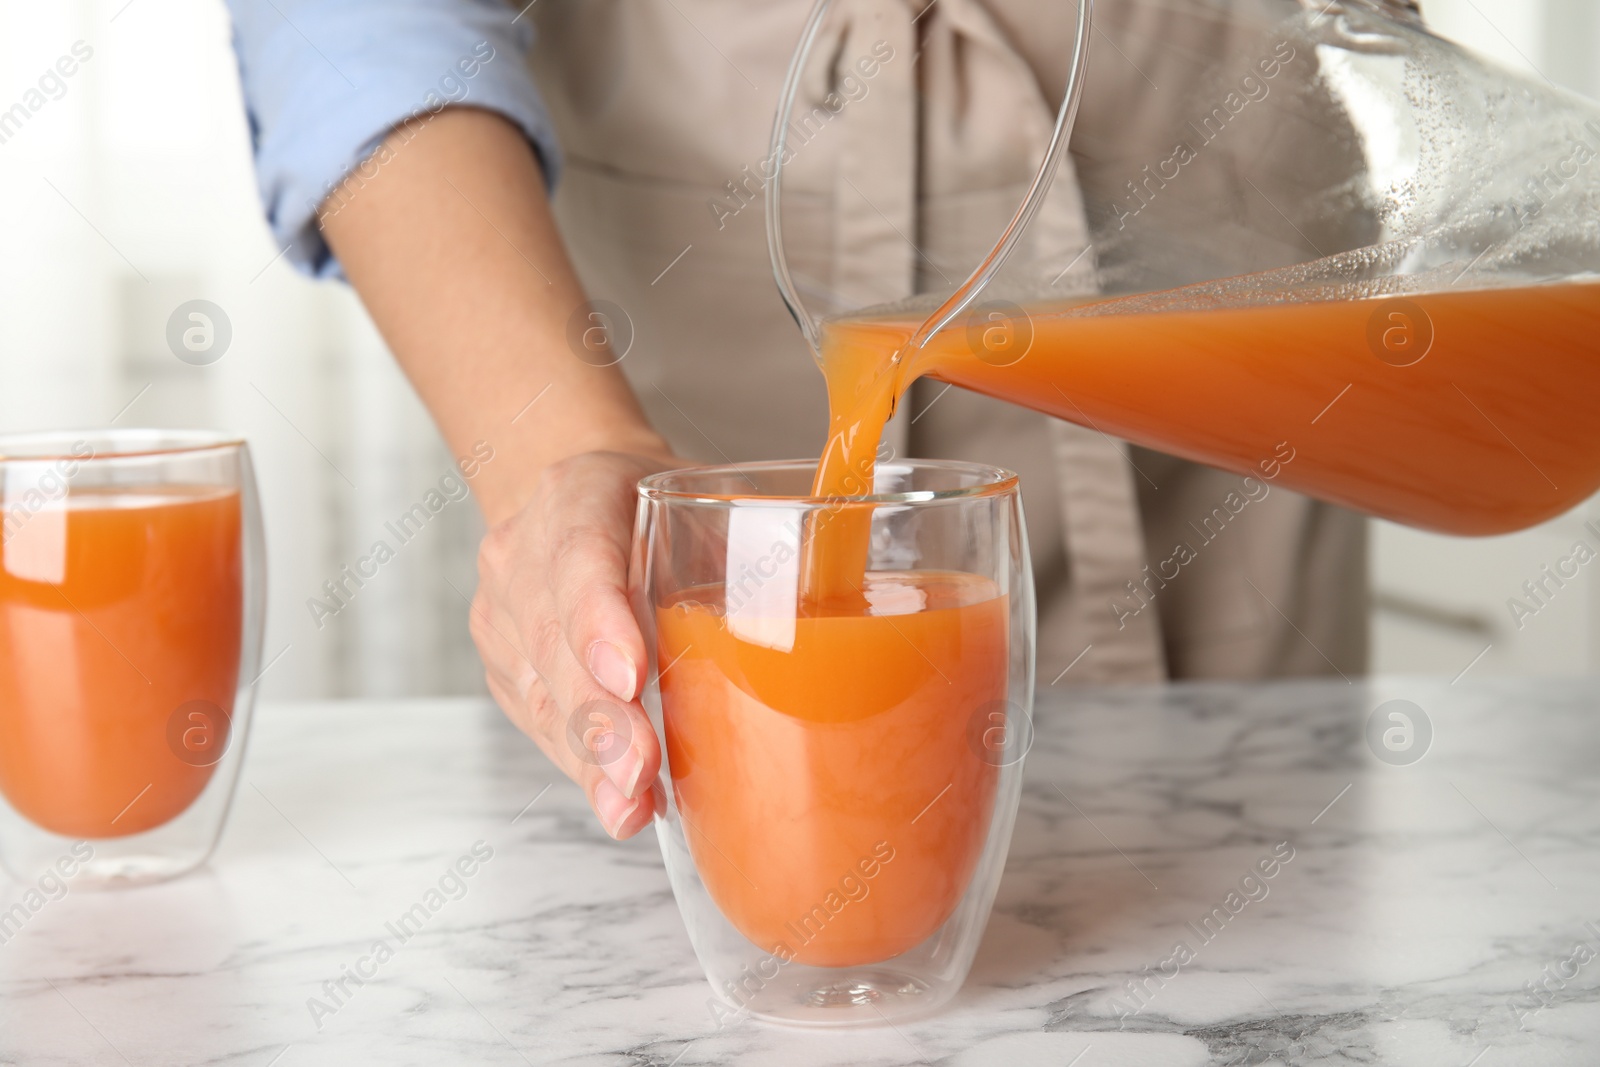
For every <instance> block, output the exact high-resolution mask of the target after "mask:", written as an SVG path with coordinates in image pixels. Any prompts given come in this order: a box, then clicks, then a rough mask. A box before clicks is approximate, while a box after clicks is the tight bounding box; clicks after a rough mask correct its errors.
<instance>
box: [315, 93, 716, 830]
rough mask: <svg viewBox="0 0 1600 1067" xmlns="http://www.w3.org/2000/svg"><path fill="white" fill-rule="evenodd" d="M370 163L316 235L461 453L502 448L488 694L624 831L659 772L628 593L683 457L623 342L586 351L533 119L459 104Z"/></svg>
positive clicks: (488, 503) (479, 629) (486, 601)
mask: <svg viewBox="0 0 1600 1067" xmlns="http://www.w3.org/2000/svg"><path fill="white" fill-rule="evenodd" d="M374 158H375V159H376V160H377V161H378V163H379V164H381V166H374V167H371V168H362V173H361V174H357V175H353V176H352V177H351V178H350V179H348V180H347V181H346V183H345V185H344V186H342V187H341V188H340V190H339V191H338V195H337V196H333V197H330V198H329V199H328V200H327V201H325V202H324V204H323V208H322V210H321V212H320V215H319V218H320V220H321V225H322V232H323V235H324V236H325V237H326V238H327V240H328V244H329V246H330V247H331V248H332V249H333V251H334V253H335V254H337V256H338V257H339V262H340V264H341V265H342V266H343V267H344V271H345V274H346V276H347V277H349V279H350V281H351V283H352V284H353V285H354V286H355V287H356V290H357V291H358V292H359V293H360V294H361V299H362V302H363V303H365V304H366V306H367V310H368V311H369V312H371V314H372V317H373V320H374V321H375V322H376V323H377V324H378V327H379V329H381V330H382V331H383V336H384V339H385V340H387V341H388V343H389V347H390V349H391V350H392V351H393V352H394V354H395V357H396V358H397V359H398V360H399V361H400V365H401V366H402V367H403V368H404V369H405V372H406V374H407V376H408V377H409V378H410V379H411V382H412V384H413V385H415V386H416V389H417V392H418V394H420V395H421V397H422V399H423V400H424V402H426V403H427V405H428V410H429V411H430V412H431V413H432V414H433V417H434V419H435V420H436V421H437V422H438V424H439V428H440V430H442V431H443V433H444V436H445V439H446V440H447V441H449V443H450V446H451V449H452V450H453V451H454V452H455V454H456V455H458V456H459V455H465V454H467V453H469V452H473V451H474V450H475V449H476V447H477V446H478V445H479V444H483V443H487V444H489V445H492V446H493V448H494V455H495V462H494V463H492V464H489V465H487V466H485V467H483V468H482V469H481V471H480V472H479V474H478V476H477V477H476V478H475V479H474V480H473V484H472V494H473V496H474V497H475V498H476V499H477V501H478V506H479V507H480V508H481V509H482V511H483V515H484V520H485V522H486V523H487V524H488V526H489V535H488V536H487V537H486V538H484V542H483V547H482V549H481V551H480V552H479V555H478V570H479V575H480V581H479V584H478V594H477V597H476V598H475V599H474V601H473V605H472V637H473V640H474V641H476V642H477V645H478V651H479V653H480V654H481V655H482V657H483V662H484V665H485V667H486V668H487V672H488V677H489V689H490V691H491V692H493V693H494V697H495V699H496V700H498V701H499V702H500V706H501V707H502V708H504V709H505V711H506V714H507V715H509V716H510V717H511V720H512V721H513V722H515V723H516V724H517V725H518V726H519V727H521V728H522V731H523V732H524V733H526V734H527V735H528V736H529V737H531V738H533V739H534V741H536V742H538V744H539V747H540V748H542V749H544V751H545V753H546V754H548V755H549V757H550V758H551V759H552V760H553V761H555V764H556V766H558V767H560V768H561V769H562V771H564V772H565V773H566V774H567V775H568V776H569V777H571V778H572V779H573V780H574V781H576V782H577V783H578V784H579V785H581V786H583V789H584V792H585V793H586V794H587V795H588V797H589V803H590V804H592V805H593V806H594V810H595V814H597V815H598V816H599V817H600V821H601V823H602V824H603V825H604V826H605V828H606V830H607V832H608V833H610V834H611V835H612V836H613V837H628V836H630V835H632V834H635V833H637V832H638V831H639V829H640V828H641V827H643V826H644V825H645V824H646V823H647V822H649V820H650V816H651V814H652V812H654V811H655V809H656V805H657V803H658V799H657V796H656V793H655V792H653V791H652V788H651V787H652V785H653V783H654V782H655V779H656V774H657V772H658V771H659V769H660V766H661V748H660V745H659V744H657V742H656V738H655V735H654V733H653V732H652V731H651V729H650V724H649V720H648V719H647V718H646V717H645V714H644V710H643V709H642V708H641V707H640V705H639V702H638V699H637V698H638V695H639V690H640V689H641V688H642V686H643V684H644V671H645V663H646V658H645V647H644V638H643V636H642V635H641V634H640V633H639V626H638V624H637V623H636V622H635V621H634V618H633V613H632V611H631V610H630V609H629V606H628V600H627V595H626V592H625V590H626V586H627V571H628V555H629V549H630V544H629V542H630V540H631V537H632V532H633V515H634V507H635V493H634V484H635V483H636V482H637V481H638V480H639V478H640V477H641V476H642V475H645V474H649V473H651V472H653V471H658V470H666V469H669V468H672V467H682V466H688V465H690V464H688V463H686V462H685V461H683V460H680V459H678V458H676V457H674V456H673V455H672V454H671V450H670V448H669V447H668V446H667V444H666V442H665V441H664V440H663V439H662V438H661V436H660V435H659V434H657V433H656V432H655V431H653V430H652V429H651V428H650V426H649V423H648V422H647V420H646V419H645V415H644V411H643V410H642V409H641V408H640V406H639V403H638V400H637V399H636V398H635V397H634V395H633V392H632V390H631V389H629V387H628V382H627V380H626V379H625V378H624V377H623V375H622V372H621V369H620V368H619V367H617V366H616V363H617V362H618V361H620V360H621V359H622V358H624V357H625V356H626V355H627V353H626V351H624V352H620V353H617V354H616V356H615V358H614V359H611V360H609V362H608V361H607V360H606V359H599V360H597V359H595V356H596V355H597V354H599V353H597V352H596V351H595V350H594V349H593V348H592V347H591V346H590V343H589V341H588V340H587V338H588V336H589V333H588V332H585V333H584V337H585V338H586V339H585V340H584V342H583V350H582V351H580V350H579V349H578V348H577V347H575V346H574V342H573V341H572V338H571V326H572V323H573V321H574V317H575V316H581V315H583V314H584V313H585V309H586V308H588V306H589V305H588V304H587V303H586V302H585V297H584V293H583V288H582V286H580V285H579V284H578V279H577V275H576V273H575V272H574V271H573V269H572V264H571V262H570V261H569V260H568V258H567V255H566V251H565V249H564V248H563V247H562V244H561V236H560V234H559V232H558V231H557V229H556V225H555V219H554V217H553V216H552V215H551V213H550V206H549V203H548V201H547V198H546V195H545V183H544V175H543V173H542V172H541V170H540V167H539V162H538V160H537V159H536V158H535V156H534V154H533V149H532V148H531V147H530V146H529V144H528V139H527V137H526V136H525V135H524V134H523V133H522V132H521V130H519V129H518V128H517V127H516V126H515V125H514V124H512V123H511V122H509V121H507V120H506V119H504V118H502V117H501V116H499V115H497V114H495V113H493V112H489V111H483V110H479V109H477V108H473V107H450V108H445V109H444V110H443V111H442V112H440V113H439V114H438V115H434V116H430V117H427V118H420V119H416V120H413V121H411V122H409V123H407V124H405V127H404V128H403V129H401V130H397V131H395V132H394V133H392V134H391V135H390V137H389V138H387V139H386V140H385V142H384V144H383V146H382V148H381V149H380V151H379V152H378V153H377V154H376V155H375V157H374ZM369 170H370V171H371V174H370V175H368V174H367V173H366V172H367V171H369ZM584 321H587V320H584ZM541 398H542V399H541Z"/></svg>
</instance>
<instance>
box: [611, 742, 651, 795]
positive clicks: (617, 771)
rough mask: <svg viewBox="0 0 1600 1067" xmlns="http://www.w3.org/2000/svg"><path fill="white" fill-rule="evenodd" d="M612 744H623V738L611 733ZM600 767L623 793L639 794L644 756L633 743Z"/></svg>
mask: <svg viewBox="0 0 1600 1067" xmlns="http://www.w3.org/2000/svg"><path fill="white" fill-rule="evenodd" d="M611 736H612V738H613V740H612V742H611V743H612V744H616V745H620V744H622V739H621V738H620V737H617V736H616V735H615V734H612V735H611ZM600 769H601V770H602V771H605V772H606V777H607V778H609V779H611V784H612V785H614V786H616V787H617V788H618V789H620V790H622V795H623V796H625V797H632V796H636V795H637V794H638V789H639V775H640V774H641V773H642V772H643V771H644V757H643V756H641V755H639V752H638V750H637V749H635V748H634V747H633V746H632V745H629V746H628V747H627V748H625V749H623V750H622V752H621V753H620V754H619V755H618V756H617V757H616V758H615V759H613V760H611V761H610V762H608V763H602V764H601V765H600Z"/></svg>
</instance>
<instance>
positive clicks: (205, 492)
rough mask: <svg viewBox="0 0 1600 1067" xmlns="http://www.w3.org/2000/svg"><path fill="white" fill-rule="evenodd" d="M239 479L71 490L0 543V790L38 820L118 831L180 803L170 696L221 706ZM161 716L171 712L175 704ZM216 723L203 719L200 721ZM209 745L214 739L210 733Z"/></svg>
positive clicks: (193, 777)
mask: <svg viewBox="0 0 1600 1067" xmlns="http://www.w3.org/2000/svg"><path fill="white" fill-rule="evenodd" d="M242 594H243V584H242V559H241V511H240V495H239V492H238V491H237V490H235V489H219V488H216V487H212V486H204V487H201V486H196V487H184V486H170V485H161V486H155V487H151V488H148V489H146V488H139V489H122V488H116V489H98V490H89V491H82V490H74V491H73V492H71V493H70V494H68V495H66V496H65V497H64V498H63V499H62V500H61V501H59V502H57V503H55V504H52V505H51V506H49V507H47V508H45V509H44V510H41V511H39V512H38V513H37V514H34V515H32V516H31V517H30V518H29V519H28V520H27V522H26V524H25V525H22V526H21V527H20V528H18V529H16V530H15V531H13V532H11V533H10V536H9V537H8V538H7V540H6V543H5V545H4V547H3V548H0V792H3V793H4V794H5V797H6V799H7V800H8V801H9V802H10V803H11V805H12V807H14V808H15V809H16V810H17V811H18V812H20V813H21V814H22V815H23V816H24V817H26V818H27V819H29V820H31V821H32V822H34V823H35V824H37V825H39V826H41V827H43V828H44V829H46V830H49V831H51V832H52V833H57V834H62V835H65V836H69V837H79V838H111V837H125V836H128V835H131V834H136V833H139V832H141V831H144V830H149V829H151V828H153V827H157V826H160V825H162V824H164V823H166V822H168V821H170V820H171V819H173V818H175V817H176V816H177V815H179V814H181V813H182V812H183V811H184V810H186V809H187V808H188V807H189V805H190V804H191V803H192V802H193V801H194V800H195V798H196V797H198V796H199V795H200V792H201V791H202V790H203V789H204V788H205V786H206V783H207V782H209V781H210V779H211V774H212V767H211V766H210V765H203V766H197V765H195V764H196V763H197V762H211V761H194V760H190V759H185V758H181V757H180V755H179V751H180V749H178V748H176V747H175V744H176V743H175V741H174V740H173V739H174V737H179V736H182V733H183V731H184V730H185V729H187V728H189V727H190V724H189V723H188V722H186V721H183V720H182V716H183V709H184V707H185V705H190V704H193V703H194V702H203V704H195V705H194V706H208V707H212V708H215V709H220V712H221V716H222V723H221V729H222V730H224V731H225V730H226V716H228V715H230V714H231V713H232V710H233V699H234V691H235V688H236V686H237V684H238V680H239V679H238V673H239V655H240V628H241V625H242V614H241V606H242ZM175 717H176V719H175ZM208 725H209V727H210V728H213V729H215V728H217V726H218V724H217V723H215V722H212V723H210V724H208ZM211 741H212V743H213V744H215V745H216V747H217V749H218V750H219V751H220V750H221V749H222V748H223V747H225V742H226V739H225V737H224V738H212V739H211Z"/></svg>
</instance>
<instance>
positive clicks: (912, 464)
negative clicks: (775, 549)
mask: <svg viewBox="0 0 1600 1067" xmlns="http://www.w3.org/2000/svg"><path fill="white" fill-rule="evenodd" d="M817 462H818V461H817V460H815V459H779V460H760V461H756V462H752V463H723V464H717V465H715V466H706V467H680V468H678V469H676V470H670V471H659V472H657V473H655V474H647V475H645V476H644V477H643V478H640V479H639V484H638V487H637V489H638V493H639V496H640V498H641V499H644V500H649V501H664V502H672V503H677V504H702V505H706V506H711V507H774V506H782V507H796V506H799V507H814V508H820V507H833V506H838V505H840V504H924V503H933V502H940V501H949V500H976V499H982V498H986V497H998V496H1004V495H1006V494H1008V493H1015V492H1016V491H1017V486H1018V482H1019V479H1018V477H1017V475H1016V473H1015V472H1014V471H1009V470H1007V469H1006V468H1004V467H996V466H994V465H992V464H988V463H969V462H967V461H965V460H956V459H916V458H913V459H892V460H880V461H878V466H879V467H880V468H882V467H889V468H893V467H897V466H898V467H904V468H909V469H914V470H915V469H921V470H940V471H961V472H965V473H967V474H972V475H976V476H977V479H978V480H977V481H976V482H974V484H972V485H964V486H958V487H956V488H952V489H915V490H911V491H909V492H904V493H870V494H863V495H860V496H850V495H839V496H812V495H809V494H802V495H789V494H782V493H761V492H750V493H712V492H706V491H704V490H695V489H689V488H680V487H674V486H672V485H671V484H670V483H671V481H672V480H673V479H683V478H685V477H689V476H693V477H701V478H714V477H718V476H724V477H725V476H729V475H741V476H743V475H748V474H751V473H754V472H757V471H806V472H813V471H815V470H816V469H817ZM752 488H753V486H752Z"/></svg>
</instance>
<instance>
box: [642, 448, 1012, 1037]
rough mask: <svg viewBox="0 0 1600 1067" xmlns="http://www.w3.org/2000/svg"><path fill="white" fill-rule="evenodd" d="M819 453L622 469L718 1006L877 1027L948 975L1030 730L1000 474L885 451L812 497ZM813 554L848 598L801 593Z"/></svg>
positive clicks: (935, 989)
mask: <svg viewBox="0 0 1600 1067" xmlns="http://www.w3.org/2000/svg"><path fill="white" fill-rule="evenodd" d="M815 466H816V464H815V461H805V462H801V461H796V462H782V463H770V464H753V465H740V466H730V467H718V468H707V469H701V470H689V471H676V472H670V473H666V474H658V475H653V476H651V477H649V478H646V479H644V480H643V481H642V482H641V483H640V487H639V496H640V502H639V519H638V524H637V534H636V542H635V551H634V561H633V586H634V591H635V598H636V604H637V607H638V610H639V612H640V615H641V620H642V622H643V624H644V626H645V629H646V633H647V634H648V635H649V637H650V640H651V642H652V644H653V654H654V656H655V663H654V665H653V670H652V678H653V680H654V681H653V684H652V686H651V691H650V692H649V693H648V694H647V696H646V699H647V701H650V702H651V703H650V705H649V706H650V710H651V712H652V715H655V716H658V721H657V725H658V727H659V728H660V729H661V730H662V736H663V737H664V739H665V742H666V746H665V747H666V760H665V767H664V769H663V776H664V779H665V784H666V786H667V788H666V789H665V793H666V794H667V797H668V800H667V802H666V804H665V806H664V809H665V810H664V811H663V812H662V813H661V814H660V815H659V817H658V819H657V821H656V829H657V833H658V835H659V838H660V842H661V848H662V852H663V854H664V855H665V858H666V865H667V870H668V873H669V875H670V877H671V881H672V887H673V892H674V894H675V895H676V897H677V900H678V906H679V908H680V909H681V911H682V913H683V917H684V921H685V923H686V924H687V925H688V929H689V936H690V939H691V941H692V942H693V944H694V948H695V952H696V954H697V955H698V956H699V958H700V962H701V964H702V966H703V967H704V968H705V971H706V974H707V976H708V977H709V978H710V980H711V985H712V987H713V990H714V997H713V998H712V999H710V1000H709V1001H708V1007H709V1009H710V1012H711V1015H712V1016H713V1018H714V1019H715V1020H716V1021H717V1022H719V1023H720V1022H722V1021H723V1020H725V1019H728V1018H732V1017H734V1016H736V1015H738V1014H740V1013H743V1012H749V1013H753V1014H755V1015H757V1016H761V1017H764V1018H767V1019H771V1020H777V1021H782V1022H790V1023H804V1024H819V1025H828V1024H850V1023H878V1022H883V1021H886V1020H890V1019H894V1018H897V1017H901V1016H904V1015H908V1014H920V1013H923V1012H926V1011H928V1010H931V1009H933V1008H935V1007H937V1006H938V1005H940V1004H942V1003H944V1002H945V1001H947V1000H948V999H949V998H950V997H951V996H953V995H954V994H955V992H956V990H957V989H958V988H959V987H960V985H961V982H962V981H963V980H964V979H965V977H966V974H967V970H968V968H969V967H970V966H971V963H972V957H973V954H974V952H975V951H976V949H977V945H978V941H979V939H980V938H981V936H982V933H983V928H984V924H985V923H986V922H987V920H988V915H989V908H990V905H991V904H992V902H993V900H994V894H995V890H996V887H997V885H998V883H999V879H1000V871H1001V868H1002V867H1003V866H1004V863H1005V855H1006V849H1007V847H1008V846H1009V843H1010V839H1011V827H1012V822H1013V820H1014V819H1015V816H1016V810H1017V801H1018V797H1019V790H1020V779H1021V771H1022V757H1023V754H1024V752H1025V750H1026V747H1027V739H1028V738H1029V737H1031V725H1030V718H1029V716H1030V709H1031V705H1032V675H1033V630H1034V605H1033V588H1032V578H1031V573H1032V572H1031V570H1030V568H1029V564H1028V548H1027V540H1026V534H1025V532H1024V528H1023V522H1022V506H1021V500H1020V498H1019V495H1018V491H1017V478H1016V476H1015V475H1013V474H1011V473H1010V472H1008V471H1003V470H999V469H997V468H993V467H984V466H978V465H974V464H965V463H951V462H942V461H939V462H935V461H920V460H913V461H907V462H887V463H879V464H878V467H877V472H876V481H875V484H874V486H873V489H874V490H875V492H874V494H873V495H870V496H852V497H843V498H829V499H822V498H816V497H811V496H809V495H808V494H809V492H810V487H811V479H812V475H813V473H814V471H815ZM828 553H833V558H832V565H833V566H834V568H835V577H836V579H837V580H836V581H835V582H834V585H835V587H836V588H841V589H845V590H846V591H847V595H845V596H836V595H829V596H826V597H818V596H814V595H813V594H812V590H813V589H815V588H816V587H817V583H816V582H815V578H816V576H815V574H813V573H811V568H814V567H816V566H819V564H818V562H817V561H818V559H819V557H820V556H823V555H827V554H828ZM841 561H844V562H843V563H841ZM852 566H853V567H854V570H853V571H852V570H851V567H852ZM851 590H853V592H849V591H851Z"/></svg>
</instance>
